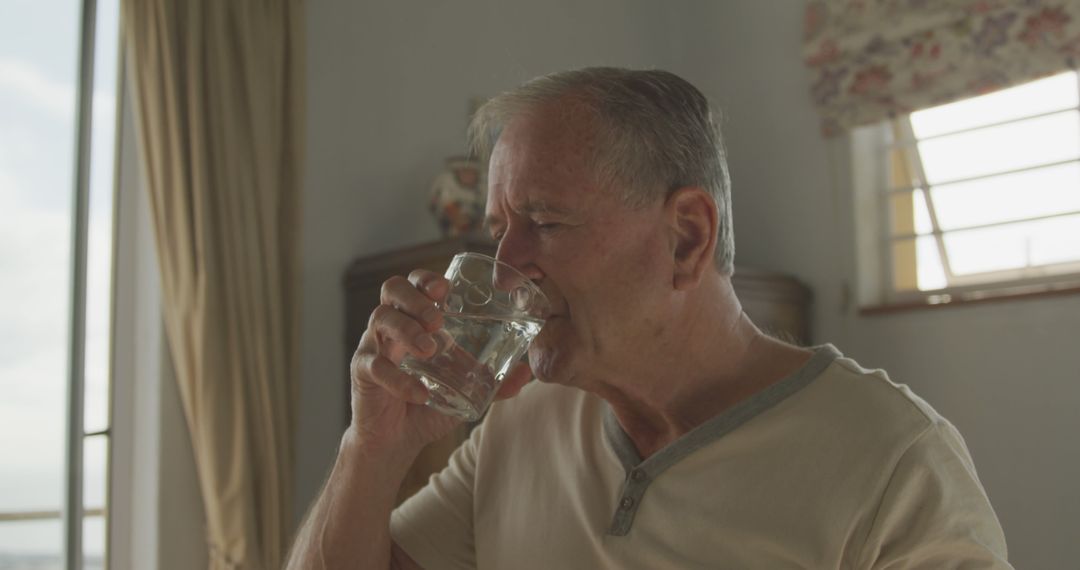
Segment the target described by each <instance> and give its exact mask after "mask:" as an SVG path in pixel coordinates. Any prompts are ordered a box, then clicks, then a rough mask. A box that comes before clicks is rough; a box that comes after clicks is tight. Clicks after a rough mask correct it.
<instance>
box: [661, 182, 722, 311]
mask: <svg viewBox="0 0 1080 570" xmlns="http://www.w3.org/2000/svg"><path fill="white" fill-rule="evenodd" d="M664 209H665V213H666V214H667V219H668V224H669V227H670V229H671V249H672V257H673V261H674V265H673V270H674V271H673V274H672V285H674V287H675V288H676V289H679V290H685V289H690V288H692V287H693V286H695V285H697V284H698V282H700V281H701V276H702V275H703V274H704V273H705V271H706V270H708V269H711V268H712V267H713V266H714V260H713V256H714V253H715V251H716V231H717V223H718V216H717V213H716V202H715V201H713V198H712V196H711V195H709V193H708V192H706V191H705V189H704V188H701V187H700V186H686V187H683V188H679V189H677V190H675V191H674V192H672V193H671V195H670V196H668V198H667V201H666V202H665V203H664Z"/></svg>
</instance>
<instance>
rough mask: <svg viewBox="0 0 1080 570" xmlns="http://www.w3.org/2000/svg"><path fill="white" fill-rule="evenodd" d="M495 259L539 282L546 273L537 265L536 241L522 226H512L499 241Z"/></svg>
mask: <svg viewBox="0 0 1080 570" xmlns="http://www.w3.org/2000/svg"><path fill="white" fill-rule="evenodd" d="M495 259H497V260H499V261H501V262H503V263H505V264H507V265H509V266H511V267H513V268H514V269H517V270H518V271H520V272H521V273H522V274H523V275H525V277H528V278H529V279H531V280H532V281H536V282H539V281H540V280H542V279H543V278H544V272H543V271H542V270H541V269H540V267H539V266H538V265H537V264H536V247H535V240H534V239H533V238H532V236H529V235H528V232H527V231H525V230H523V229H521V228H520V226H512V227H510V228H508V229H507V231H506V233H505V234H503V236H502V239H501V240H499V248H498V250H497V251H496V253H495Z"/></svg>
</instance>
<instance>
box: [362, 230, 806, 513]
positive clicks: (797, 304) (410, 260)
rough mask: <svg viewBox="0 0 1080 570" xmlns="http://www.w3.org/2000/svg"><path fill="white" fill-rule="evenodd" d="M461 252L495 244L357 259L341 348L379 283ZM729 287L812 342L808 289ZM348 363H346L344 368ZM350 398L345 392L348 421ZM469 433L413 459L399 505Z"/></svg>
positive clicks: (799, 339)
mask: <svg viewBox="0 0 1080 570" xmlns="http://www.w3.org/2000/svg"><path fill="white" fill-rule="evenodd" d="M463 251H476V252H480V253H487V254H489V255H494V253H495V244H494V243H493V242H491V241H490V240H486V239H483V238H454V239H448V240H443V241H438V242H432V243H427V244H423V245H418V246H415V247H410V248H406V249H401V250H397V251H390V252H386V253H381V254H377V255H373V256H370V257H364V258H361V259H357V260H356V261H354V262H353V263H352V264H350V265H349V268H348V270H347V271H346V272H345V283H344V285H345V315H346V318H345V347H346V355H348V357H349V358H351V357H352V353H353V351H355V350H356V345H357V344H359V342H360V337H361V336H362V335H363V334H364V329H365V328H366V327H367V322H368V317H369V316H370V315H371V311H372V310H374V309H375V307H376V306H377V305H378V304H379V290H380V288H381V287H382V283H383V282H384V281H386V280H387V279H389V278H390V277H392V276H394V275H403V276H407V275H408V274H409V272H410V271H412V270H414V269H428V270H431V271H434V272H436V273H442V272H443V271H445V270H446V266H447V265H448V264H449V262H450V259H451V258H452V257H453V256H454V255H455V254H457V253H460V252H463ZM732 284H733V285H734V287H735V292H736V293H737V294H738V297H739V300H740V301H741V302H742V304H743V310H744V311H746V314H747V315H749V316H750V318H751V320H753V321H754V322H755V323H756V324H757V326H758V327H760V328H761V329H762V330H764V331H766V332H768V333H769V334H772V335H775V336H778V337H780V338H782V339H784V340H787V341H788V342H792V343H795V344H807V343H809V342H810V323H809V305H810V291H809V289H807V288H806V286H804V285H803V284H802V283H800V282H798V281H796V280H795V279H793V278H791V277H789V276H786V275H782V274H777V273H771V272H765V271H759V270H754V269H748V268H737V269H736V271H735V275H734V277H733V278H732ZM347 365H348V362H346V369H347ZM348 398H349V394H348V391H347V390H346V394H345V405H346V417H349V416H348V414H351V411H350V410H349V409H348V403H349V402H348ZM467 433H468V426H464V425H463V426H461V428H460V429H458V430H457V431H456V432H454V433H452V434H450V435H449V436H447V437H446V438H445V439H443V440H442V441H437V442H435V443H433V444H431V445H429V446H428V447H427V448H425V449H424V451H423V452H422V453H421V454H420V456H419V457H418V458H417V460H416V463H415V464H414V465H413V468H412V470H411V471H410V473H409V476H408V477H407V478H406V480H405V482H404V483H403V484H402V487H401V491H400V492H399V494H398V500H399V502H400V501H401V500H404V499H405V498H406V497H408V496H409V495H411V494H412V493H414V492H416V491H417V490H419V489H420V487H422V486H424V484H426V483H427V479H428V476H429V475H430V474H431V473H433V472H435V471H437V470H439V469H441V468H442V467H443V466H444V465H446V460H447V458H448V457H449V456H450V453H451V452H452V451H453V450H454V448H456V447H457V446H458V445H459V444H460V443H461V441H463V439H464V438H465V436H466V435H467Z"/></svg>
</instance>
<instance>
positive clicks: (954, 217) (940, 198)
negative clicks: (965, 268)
mask: <svg viewBox="0 0 1080 570" xmlns="http://www.w3.org/2000/svg"><path fill="white" fill-rule="evenodd" d="M930 193H931V195H932V196H933V197H934V207H935V209H936V212H937V217H938V223H939V224H941V228H942V229H943V230H953V229H957V228H963V227H970V226H980V225H987V224H995V223H999V222H1008V221H1016V220H1023V219H1025V218H1036V217H1040V216H1048V215H1053V214H1059V213H1066V212H1080V163H1073V164H1065V165H1060V166H1053V167H1048V168H1040V169H1038V170H1029V171H1025V172H1017V173H1014V174H1006V175H1003V176H996V177H993V178H984V179H980V180H972V181H971V182H961V183H958V184H948V185H943V186H935V187H934V188H932V189H931V190H930Z"/></svg>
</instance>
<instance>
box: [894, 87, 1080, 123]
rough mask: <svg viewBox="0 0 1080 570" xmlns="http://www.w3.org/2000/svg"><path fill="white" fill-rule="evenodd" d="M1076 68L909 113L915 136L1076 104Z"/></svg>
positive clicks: (1060, 108)
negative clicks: (1074, 70)
mask: <svg viewBox="0 0 1080 570" xmlns="http://www.w3.org/2000/svg"><path fill="white" fill-rule="evenodd" d="M1076 82H1077V79H1076V72H1073V71H1067V72H1065V73H1061V74H1058V75H1055V76H1053V77H1047V78H1045V79H1040V80H1038V81H1032V82H1030V83H1025V84H1023V85H1018V86H1016V87H1012V88H1009V89H1002V90H1001V91H997V92H995V93H990V94H988V95H982V96H979V97H972V98H971V99H965V100H963V101H957V102H955V103H949V104H948V105H941V106H939V107H933V108H930V109H926V110H923V111H917V112H915V113H912V114H911V127H912V129H913V130H914V131H915V136H916V137H918V138H926V137H932V136H935V135H940V134H945V133H951V132H955V131H959V130H962V129H969V128H972V127H979V126H982V125H991V124H994V123H1000V122H1003V121H1008V120H1012V119H1018V118H1021V117H1030V116H1031V115H1037V114H1040V113H1048V112H1050V111H1059V110H1062V109H1067V108H1069V107H1075V106H1077V104H1080V101H1078V100H1077V89H1076V87H1077V83H1076Z"/></svg>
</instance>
